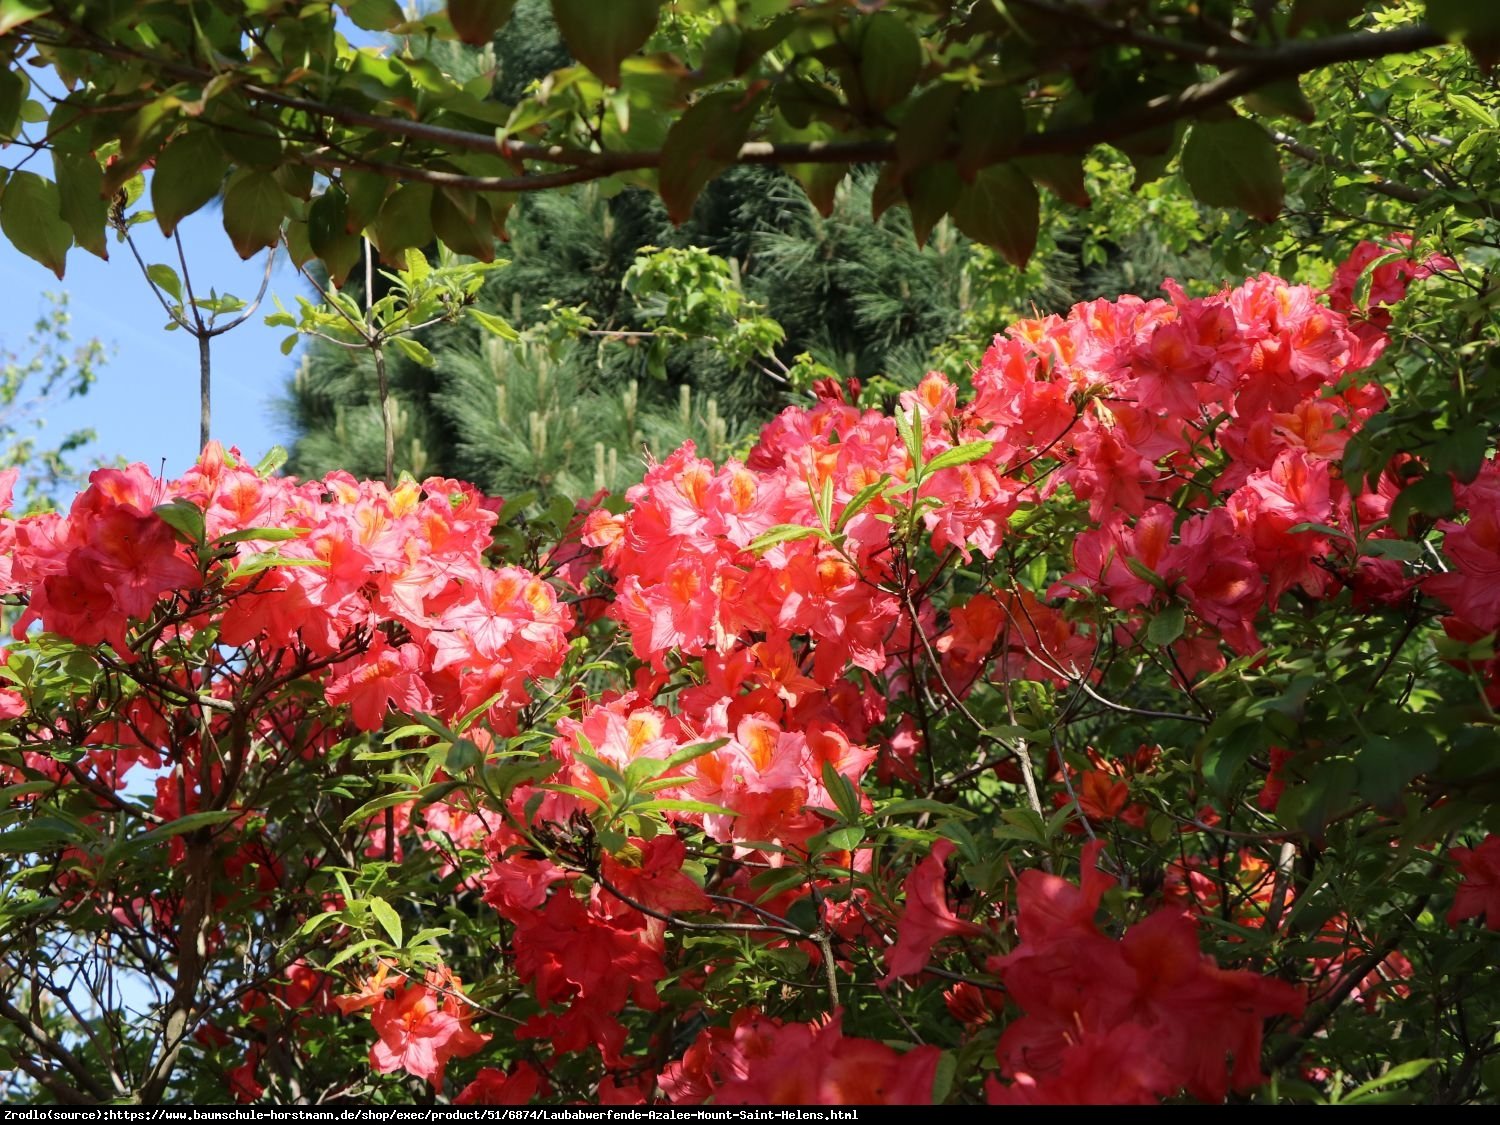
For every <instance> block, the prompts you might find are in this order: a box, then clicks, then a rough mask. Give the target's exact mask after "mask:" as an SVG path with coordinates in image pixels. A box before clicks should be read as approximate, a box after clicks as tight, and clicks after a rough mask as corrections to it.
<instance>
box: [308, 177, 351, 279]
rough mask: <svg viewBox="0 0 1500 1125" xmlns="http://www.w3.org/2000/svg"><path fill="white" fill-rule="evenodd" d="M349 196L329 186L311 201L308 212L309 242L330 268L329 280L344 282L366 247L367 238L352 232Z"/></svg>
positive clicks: (325, 266) (327, 267) (324, 264)
mask: <svg viewBox="0 0 1500 1125" xmlns="http://www.w3.org/2000/svg"><path fill="white" fill-rule="evenodd" d="M349 218H350V216H349V197H348V196H347V195H345V194H344V193H343V192H342V191H340V190H339V189H338V188H336V187H330V188H329V189H328V190H327V191H325V192H324V193H323V194H322V195H320V196H318V198H316V199H314V200H313V201H312V206H311V207H309V208H308V211H307V241H308V245H309V246H311V247H312V252H313V253H314V254H316V255H317V256H318V257H319V259H321V260H322V262H323V266H324V268H326V269H327V270H328V279H329V280H330V281H331V282H332V283H333V284H334V285H335V286H338V285H342V284H343V282H344V279H345V278H347V277H348V276H349V271H350V270H352V269H353V268H354V266H355V264H356V263H357V262H358V261H359V259H360V255H361V251H362V250H363V249H364V239H362V238H361V237H360V236H359V235H358V234H352V233H350V231H349Z"/></svg>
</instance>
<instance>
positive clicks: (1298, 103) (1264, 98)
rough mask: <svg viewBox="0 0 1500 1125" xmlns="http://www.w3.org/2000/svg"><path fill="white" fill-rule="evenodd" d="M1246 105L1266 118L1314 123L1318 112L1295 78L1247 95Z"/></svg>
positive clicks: (1270, 84)
mask: <svg viewBox="0 0 1500 1125" xmlns="http://www.w3.org/2000/svg"><path fill="white" fill-rule="evenodd" d="M1245 105H1246V106H1248V107H1249V108H1250V109H1252V110H1254V111H1255V112H1256V113H1258V114H1260V115H1262V116H1264V117H1293V118H1296V119H1297V120H1298V121H1313V120H1315V119H1316V118H1317V116H1318V113H1317V110H1315V109H1314V108H1313V104H1312V103H1311V102H1310V101H1308V100H1307V95H1306V94H1304V93H1303V92H1302V87H1301V85H1300V84H1299V83H1298V82H1297V80H1296V79H1295V78H1286V79H1283V80H1282V81H1280V82H1268V83H1267V84H1266V85H1264V86H1262V87H1261V88H1260V89H1258V90H1251V91H1250V93H1248V94H1246V95H1245Z"/></svg>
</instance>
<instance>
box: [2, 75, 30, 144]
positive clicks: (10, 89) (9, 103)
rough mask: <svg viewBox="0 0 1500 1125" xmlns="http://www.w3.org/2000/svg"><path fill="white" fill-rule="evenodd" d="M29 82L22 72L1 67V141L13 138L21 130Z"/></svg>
mask: <svg viewBox="0 0 1500 1125" xmlns="http://www.w3.org/2000/svg"><path fill="white" fill-rule="evenodd" d="M27 84H28V83H27V81H26V78H25V75H24V74H22V73H21V72H19V71H15V70H10V69H9V68H0V141H8V140H12V139H14V137H15V136H16V134H17V133H18V132H20V129H21V106H22V104H23V103H24V102H25V101H26V87H27Z"/></svg>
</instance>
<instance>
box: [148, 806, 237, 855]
mask: <svg viewBox="0 0 1500 1125" xmlns="http://www.w3.org/2000/svg"><path fill="white" fill-rule="evenodd" d="M243 815H244V813H243V811H241V810H238V809H208V810H206V811H204V812H195V813H188V814H187V815H186V816H179V817H178V818H177V819H176V820H169V821H167V823H165V824H161V825H158V826H157V827H155V828H153V829H151V831H150V832H144V833H142V834H141V835H139V836H137V837H135V839H133V840H131V841H130V842H129V843H130V846H131V847H139V846H141V845H143V844H154V843H156V842H157V841H159V840H170V839H171V838H172V837H173V836H184V835H186V834H187V833H189V832H196V831H198V829H200V828H208V827H211V826H213V825H215V824H223V823H224V822H225V821H229V820H234V819H235V818H236V817H239V816H243Z"/></svg>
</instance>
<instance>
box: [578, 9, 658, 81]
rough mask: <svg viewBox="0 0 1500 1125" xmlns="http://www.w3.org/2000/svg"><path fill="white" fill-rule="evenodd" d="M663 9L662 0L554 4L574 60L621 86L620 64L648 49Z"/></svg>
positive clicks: (605, 79)
mask: <svg viewBox="0 0 1500 1125" xmlns="http://www.w3.org/2000/svg"><path fill="white" fill-rule="evenodd" d="M660 8H661V0H609V2H608V3H605V4H601V3H600V2H599V0H552V18H553V19H554V20H555V21H557V29H558V30H559V31H561V32H562V37H563V41H564V42H565V43H567V45H568V50H569V51H570V52H571V53H572V55H573V57H574V58H575V59H577V60H578V61H579V62H581V63H582V64H583V65H584V66H586V67H588V68H589V69H590V70H592V71H593V72H594V73H595V74H597V75H598V76H599V77H600V78H602V79H604V81H605V82H607V83H608V84H609V85H611V86H618V85H619V84H620V60H621V59H623V58H625V57H626V56H627V55H633V54H635V52H636V51H638V50H640V49H641V48H642V47H643V46H645V43H646V40H647V39H649V38H651V33H652V32H653V31H655V30H656V17H657V12H658V10H659V9H660Z"/></svg>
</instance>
